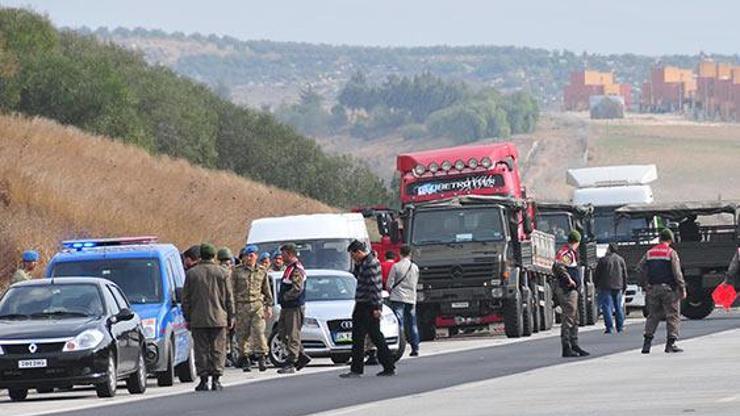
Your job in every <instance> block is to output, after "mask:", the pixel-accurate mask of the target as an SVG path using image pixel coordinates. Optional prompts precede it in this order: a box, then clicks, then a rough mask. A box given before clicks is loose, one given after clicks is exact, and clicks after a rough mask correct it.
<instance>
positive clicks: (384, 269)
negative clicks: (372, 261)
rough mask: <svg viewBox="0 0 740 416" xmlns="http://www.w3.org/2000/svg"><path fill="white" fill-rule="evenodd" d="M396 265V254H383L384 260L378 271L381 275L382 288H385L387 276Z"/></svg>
mask: <svg viewBox="0 0 740 416" xmlns="http://www.w3.org/2000/svg"><path fill="white" fill-rule="evenodd" d="M394 264H396V253H394V252H392V251H390V250H388V251H386V252H385V260H383V262H382V263H380V271H381V273H382V274H383V287H384V288H385V287H387V286H386V283H387V282H388V275H389V274H390V272H391V268H392V267H393V265H394Z"/></svg>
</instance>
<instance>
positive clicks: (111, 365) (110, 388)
mask: <svg viewBox="0 0 740 416" xmlns="http://www.w3.org/2000/svg"><path fill="white" fill-rule="evenodd" d="M117 385H118V366H117V365H116V358H115V353H114V352H112V351H111V353H110V355H109V356H108V369H107V370H106V371H105V381H104V382H102V383H100V384H98V385H96V386H95V392H96V393H97V394H98V397H100V398H107V397H114V396H115V395H116V387H117Z"/></svg>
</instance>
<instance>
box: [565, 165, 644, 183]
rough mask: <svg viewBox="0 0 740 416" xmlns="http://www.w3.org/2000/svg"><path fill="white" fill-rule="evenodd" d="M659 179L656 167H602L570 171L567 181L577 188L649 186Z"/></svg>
mask: <svg viewBox="0 0 740 416" xmlns="http://www.w3.org/2000/svg"><path fill="white" fill-rule="evenodd" d="M657 179H658V170H657V168H656V167H655V165H624V166H600V167H593V168H581V169H568V174H567V181H568V184H569V185H571V186H575V187H577V188H599V187H608V186H626V185H647V184H649V183H651V182H653V181H655V180H657Z"/></svg>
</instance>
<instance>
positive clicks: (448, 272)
mask: <svg viewBox="0 0 740 416" xmlns="http://www.w3.org/2000/svg"><path fill="white" fill-rule="evenodd" d="M496 273H498V267H497V265H496V262H492V261H478V262H475V263H468V264H453V265H445V266H422V267H420V270H419V277H420V279H421V280H422V281H434V280H453V281H455V280H459V281H463V280H471V279H474V280H481V279H491V278H493V277H494V276H495V274H496Z"/></svg>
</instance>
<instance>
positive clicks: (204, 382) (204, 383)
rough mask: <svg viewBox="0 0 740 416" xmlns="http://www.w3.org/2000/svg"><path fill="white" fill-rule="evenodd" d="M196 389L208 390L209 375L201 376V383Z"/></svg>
mask: <svg viewBox="0 0 740 416" xmlns="http://www.w3.org/2000/svg"><path fill="white" fill-rule="evenodd" d="M195 391H208V377H201V378H200V383H198V385H197V386H195Z"/></svg>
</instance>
